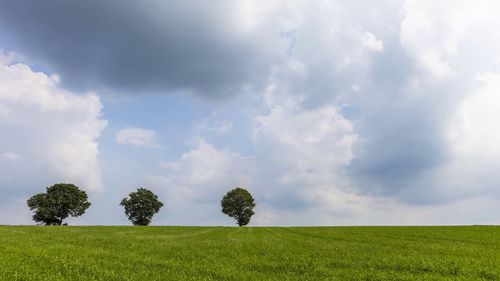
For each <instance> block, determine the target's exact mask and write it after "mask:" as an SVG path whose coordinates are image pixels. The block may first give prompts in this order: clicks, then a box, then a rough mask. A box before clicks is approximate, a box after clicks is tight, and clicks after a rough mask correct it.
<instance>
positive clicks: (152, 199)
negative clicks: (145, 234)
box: [120, 188, 163, 225]
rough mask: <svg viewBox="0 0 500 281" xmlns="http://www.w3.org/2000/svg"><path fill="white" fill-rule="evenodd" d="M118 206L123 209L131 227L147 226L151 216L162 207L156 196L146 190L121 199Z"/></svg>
mask: <svg viewBox="0 0 500 281" xmlns="http://www.w3.org/2000/svg"><path fill="white" fill-rule="evenodd" d="M120 205H121V206H123V207H124V208H125V214H126V215H127V217H128V219H129V220H130V221H131V222H132V224H133V225H149V224H150V223H151V219H152V218H153V216H154V215H155V214H156V213H158V212H159V211H160V208H161V207H163V203H162V202H160V201H159V200H158V196H156V194H154V193H153V192H152V191H151V190H149V189H146V188H138V189H137V191H136V192H131V193H130V194H129V197H127V198H123V199H122V201H121V203H120Z"/></svg>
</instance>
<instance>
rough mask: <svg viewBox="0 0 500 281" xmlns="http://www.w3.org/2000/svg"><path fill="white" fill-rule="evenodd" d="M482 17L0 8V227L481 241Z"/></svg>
mask: <svg viewBox="0 0 500 281" xmlns="http://www.w3.org/2000/svg"><path fill="white" fill-rule="evenodd" d="M499 10H500V2H498V1H496V0H480V1H477V0H475V1H472V0H471V1H456V0H438V1H435V0H433V1H431V0H428V1H427V0H424V1H416V0H407V1H390V0H382V1H368V0H364V1H358V0H355V1H333V0H332V1H327V0H322V1H319V0H318V1H316V0H314V1H310V0H294V1H284V0H266V1H252V0H241V1H230V0H215V1H196V0H183V1H176V0H172V1H161V0H144V1H121V0H109V1H99V0H88V1H65V0H48V1H38V0H26V1H15V0H0V224H34V222H33V221H32V220H31V215H32V214H31V213H30V211H29V210H28V208H27V206H26V200H27V199H28V198H29V197H30V196H32V195H33V194H36V193H39V192H43V191H44V190H45V188H46V187H47V186H50V185H52V184H55V183H58V182H70V183H74V184H76V185H78V186H79V187H80V188H82V189H83V190H85V191H86V192H87V193H88V194H89V197H90V200H91V202H92V206H91V207H90V208H89V209H88V210H87V212H86V214H85V215H83V216H82V217H78V218H71V219H69V220H68V222H69V223H70V224H85V225H127V224H129V222H128V221H127V218H126V216H125V215H124V211H123V209H122V208H121V206H119V202H120V200H121V199H122V198H123V197H125V196H126V195H127V194H128V193H129V192H132V191H134V190H135V189H137V188H139V187H146V188H149V189H151V190H152V191H153V192H155V193H156V194H157V195H158V196H159V198H160V200H161V201H162V202H163V203H164V204H165V206H164V207H163V208H162V209H161V211H160V212H159V213H158V214H157V215H156V216H155V217H154V219H153V224H154V225H227V226H230V225H235V223H234V221H233V220H232V219H231V218H229V217H227V216H225V215H223V214H222V213H221V211H220V200H221V198H222V196H223V195H224V194H225V193H226V192H227V191H228V190H230V189H232V188H234V187H237V186H242V187H245V188H246V189H248V190H249V191H250V192H251V193H252V194H253V196H254V198H255V200H256V204H257V206H256V208H255V213H256V214H255V216H254V217H253V218H252V221H251V222H250V225H253V226H266V225H299V226H302V225H304V226H307V225H455V224H499V223H500V173H499V171H500V130H499V128H500V127H499V125H498V124H499V122H500V32H499V31H498V26H500V17H498V11H499Z"/></svg>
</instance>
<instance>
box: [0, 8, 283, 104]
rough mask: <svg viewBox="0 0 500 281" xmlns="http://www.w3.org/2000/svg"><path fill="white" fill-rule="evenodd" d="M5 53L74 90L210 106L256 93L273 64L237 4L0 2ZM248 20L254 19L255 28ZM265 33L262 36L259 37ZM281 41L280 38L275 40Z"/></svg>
mask: <svg viewBox="0 0 500 281" xmlns="http://www.w3.org/2000/svg"><path fill="white" fill-rule="evenodd" d="M0 5H1V9H0V26H1V27H0V34H1V35H2V36H3V37H4V38H9V39H10V40H5V41H4V42H3V43H4V44H5V45H4V46H3V48H7V49H15V50H16V51H18V52H19V53H22V54H23V55H25V56H27V57H28V59H29V60H30V61H32V62H34V63H35V64H38V65H43V66H44V67H46V68H49V70H50V71H52V72H54V73H57V74H58V75H60V76H61V78H62V82H63V84H64V85H65V86H67V87H70V88H72V89H76V90H96V89H100V90H103V89H105V90H110V91H112V92H114V93H120V92H125V93H129V94H130V93H147V92H160V93H162V92H169V91H170V92H171V91H188V92H195V93H197V94H199V95H202V96H205V97H208V98H211V97H217V96H224V95H230V94H234V93H238V92H239V91H243V90H244V89H247V88H251V87H258V86H259V85H260V84H261V83H262V81H263V79H265V77H266V73H267V72H268V71H269V66H270V65H272V59H274V57H275V56H270V55H268V53H269V52H272V51H271V50H267V49H265V48H263V46H264V45H262V44H259V43H260V42H257V41H255V34H254V33H253V32H254V28H256V27H255V26H254V25H257V26H258V25H260V24H263V23H260V22H250V23H246V24H245V23H242V20H244V17H245V15H244V14H243V13H244V12H245V10H242V9H238V6H237V5H236V4H235V3H234V2H233V1H215V2H206V1H196V0H189V1H159V0H146V1H140V2H138V1H119V0H112V1H97V0H96V1H93V0H92V1H71V2H68V1H62V0H51V1H35V0H34V1H22V2H20V1H10V0H2V1H0ZM250 20H251V19H249V21H250ZM260 31H262V29H260V30H259V32H260ZM258 36H259V40H266V39H267V41H270V40H273V38H274V39H275V40H281V39H280V36H279V33H278V32H276V33H275V34H274V35H273V36H270V38H266V35H265V34H259V35H258Z"/></svg>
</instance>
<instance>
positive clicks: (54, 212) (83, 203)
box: [27, 183, 90, 225]
mask: <svg viewBox="0 0 500 281" xmlns="http://www.w3.org/2000/svg"><path fill="white" fill-rule="evenodd" d="M27 204H28V207H29V208H30V210H31V211H35V214H34V215H33V220H34V221H36V222H40V223H44V224H46V225H61V224H62V223H63V220H65V219H66V218H67V217H69V216H72V217H78V216H81V215H83V214H84V213H85V211H86V210H87V209H88V208H89V207H90V202H88V197H87V193H86V192H85V191H83V190H80V188H78V187H77V186H75V185H74V184H68V183H58V184H54V185H53V186H50V187H47V192H46V193H39V194H36V195H33V196H32V197H31V198H30V199H28V202H27Z"/></svg>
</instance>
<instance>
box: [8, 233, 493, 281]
mask: <svg viewBox="0 0 500 281" xmlns="http://www.w3.org/2000/svg"><path fill="white" fill-rule="evenodd" d="M0 278H1V279H2V280H500V227H496V226H465V227H311V228H280V227H276V228H274V227H273V228H267V227H266V228H252V227H249V228H227V227H109V226H103V227H75V226H73V227H72V226H69V227H37V226H1V227H0Z"/></svg>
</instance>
